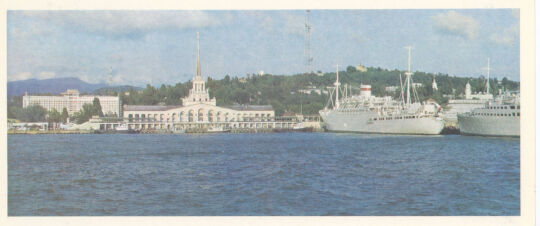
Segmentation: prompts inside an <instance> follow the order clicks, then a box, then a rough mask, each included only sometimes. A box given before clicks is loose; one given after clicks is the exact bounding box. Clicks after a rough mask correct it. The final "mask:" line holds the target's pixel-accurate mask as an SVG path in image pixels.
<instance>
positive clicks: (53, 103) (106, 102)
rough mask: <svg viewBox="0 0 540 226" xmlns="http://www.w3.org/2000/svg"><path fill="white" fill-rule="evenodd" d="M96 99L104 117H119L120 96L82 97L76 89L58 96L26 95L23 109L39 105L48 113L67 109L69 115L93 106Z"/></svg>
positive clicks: (23, 100)
mask: <svg viewBox="0 0 540 226" xmlns="http://www.w3.org/2000/svg"><path fill="white" fill-rule="evenodd" d="M94 98H97V99H98V100H99V103H100V105H101V111H102V112H103V114H104V115H117V116H118V115H119V113H120V107H121V106H122V105H121V104H120V97H118V96H96V95H80V93H79V91H78V90H76V89H68V90H67V91H66V92H63V93H61V95H58V96H30V95H28V93H25V94H24V96H23V99H22V105H23V106H22V107H23V108H26V107H28V106H31V105H39V106H42V107H43V108H45V109H47V110H48V111H50V110H52V109H56V110H57V111H58V112H62V110H63V109H64V108H66V109H67V112H68V114H69V115H72V114H73V113H75V112H78V111H80V110H81V109H82V107H83V105H84V104H92V103H93V101H94Z"/></svg>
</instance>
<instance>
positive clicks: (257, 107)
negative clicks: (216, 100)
mask: <svg viewBox="0 0 540 226" xmlns="http://www.w3.org/2000/svg"><path fill="white" fill-rule="evenodd" d="M223 107H224V108H229V109H232V110H237V111H273V110H274V108H273V107H272V105H239V104H237V105H231V106H223Z"/></svg>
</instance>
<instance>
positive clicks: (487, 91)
mask: <svg viewBox="0 0 540 226" xmlns="http://www.w3.org/2000/svg"><path fill="white" fill-rule="evenodd" d="M486 69H487V82H486V93H489V57H488V65H487V68H486Z"/></svg>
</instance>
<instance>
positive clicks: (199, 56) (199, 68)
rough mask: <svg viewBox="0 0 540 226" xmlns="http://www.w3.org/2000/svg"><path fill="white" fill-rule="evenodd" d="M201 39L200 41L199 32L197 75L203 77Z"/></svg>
mask: <svg viewBox="0 0 540 226" xmlns="http://www.w3.org/2000/svg"><path fill="white" fill-rule="evenodd" d="M200 43H201V41H199V32H197V76H198V77H201V45H200Z"/></svg>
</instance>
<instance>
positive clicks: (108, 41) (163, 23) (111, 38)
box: [7, 9, 520, 86]
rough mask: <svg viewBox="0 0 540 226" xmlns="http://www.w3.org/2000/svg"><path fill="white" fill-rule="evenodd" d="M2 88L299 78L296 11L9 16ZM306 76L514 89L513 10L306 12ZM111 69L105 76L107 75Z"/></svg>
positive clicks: (301, 14) (300, 31) (299, 17)
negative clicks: (482, 78) (7, 84)
mask: <svg viewBox="0 0 540 226" xmlns="http://www.w3.org/2000/svg"><path fill="white" fill-rule="evenodd" d="M7 17H8V20H7V25H8V26H7V38H8V39H7V41H8V52H7V53H8V68H7V70H8V81H15V80H22V79H29V78H37V79H45V78H58V77H78V78H81V79H82V80H84V81H87V82H91V83H99V82H107V83H110V84H112V85H120V84H128V85H137V86H144V85H145V84H148V83H149V84H153V85H161V84H163V83H165V84H175V83H177V82H185V81H188V80H190V79H191V78H192V77H193V75H194V74H195V73H196V54H197V52H196V51H197V41H196V32H197V31H199V32H200V33H201V67H202V74H203V76H204V77H207V76H210V77H212V78H223V77H224V76H225V75H226V74H229V75H231V76H239V77H242V76H245V75H246V74H247V73H249V74H251V73H257V72H259V71H261V70H262V71H264V72H265V73H271V74H295V73H301V72H304V71H305V57H304V21H305V11H303V10H277V11H8V16H7ZM310 20H311V25H312V41H311V44H312V45H311V46H312V47H311V48H312V55H313V58H314V62H313V69H314V70H315V71H317V70H321V71H323V72H330V71H335V65H336V64H339V65H345V66H347V65H357V64H362V65H365V66H370V67H381V68H387V69H395V68H397V69H401V70H405V69H406V68H407V50H406V49H405V48H404V46H407V45H412V46H413V51H412V66H411V68H412V70H413V71H416V70H418V71H426V72H435V73H439V72H440V73H448V74H450V75H456V76H474V77H476V76H479V75H480V74H485V71H484V70H482V68H484V67H486V64H487V58H488V57H490V58H491V67H492V68H493V70H492V71H491V76H494V77H498V78H503V77H508V78H510V79H512V80H519V76H520V74H519V10H512V9H487V10H486V9H484V10H451V9H449V10H312V11H311V16H310ZM110 68H112V75H111V73H110V72H109V70H110Z"/></svg>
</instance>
